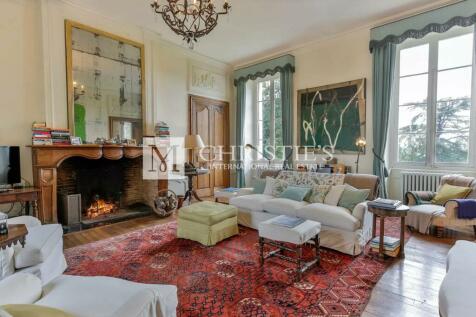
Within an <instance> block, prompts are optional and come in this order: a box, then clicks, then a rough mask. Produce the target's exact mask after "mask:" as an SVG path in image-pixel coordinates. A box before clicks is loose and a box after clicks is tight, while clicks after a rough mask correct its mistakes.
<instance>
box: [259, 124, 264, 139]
mask: <svg viewBox="0 0 476 317" xmlns="http://www.w3.org/2000/svg"><path fill="white" fill-rule="evenodd" d="M258 140H263V121H258Z"/></svg>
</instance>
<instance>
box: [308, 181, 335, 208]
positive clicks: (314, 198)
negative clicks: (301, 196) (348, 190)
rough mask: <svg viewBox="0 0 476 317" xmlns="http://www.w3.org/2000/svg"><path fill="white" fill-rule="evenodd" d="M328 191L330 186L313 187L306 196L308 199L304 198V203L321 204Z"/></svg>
mask: <svg viewBox="0 0 476 317" xmlns="http://www.w3.org/2000/svg"><path fill="white" fill-rule="evenodd" d="M330 189H331V186H330V185H314V186H312V189H311V192H310V194H309V195H308V197H306V201H308V202H310V203H321V204H322V203H323V202H324V199H325V198H326V195H327V193H328V192H329V190H330Z"/></svg>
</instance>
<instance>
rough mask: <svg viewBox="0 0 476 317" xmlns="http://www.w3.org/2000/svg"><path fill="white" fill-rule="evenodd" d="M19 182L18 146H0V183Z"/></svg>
mask: <svg viewBox="0 0 476 317" xmlns="http://www.w3.org/2000/svg"><path fill="white" fill-rule="evenodd" d="M20 182H21V172H20V147H19V146H0V185H13V184H17V183H20Z"/></svg>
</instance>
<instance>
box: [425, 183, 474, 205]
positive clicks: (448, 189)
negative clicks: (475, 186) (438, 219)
mask: <svg viewBox="0 0 476 317" xmlns="http://www.w3.org/2000/svg"><path fill="white" fill-rule="evenodd" d="M472 191H473V190H472V188H471V187H462V186H454V185H449V184H444V185H443V186H441V187H440V189H439V190H438V192H437V193H436V196H435V197H433V199H432V200H431V202H432V203H433V204H435V205H444V204H446V202H447V201H448V200H450V199H462V198H466V196H468V194H469V193H471V192H472Z"/></svg>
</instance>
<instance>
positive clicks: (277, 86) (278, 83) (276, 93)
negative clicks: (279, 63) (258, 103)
mask: <svg viewBox="0 0 476 317" xmlns="http://www.w3.org/2000/svg"><path fill="white" fill-rule="evenodd" d="M278 98H281V80H280V79H279V78H277V79H275V80H274V99H278Z"/></svg>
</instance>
